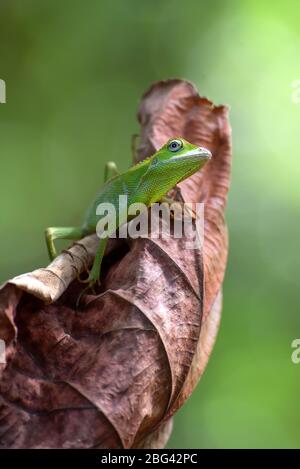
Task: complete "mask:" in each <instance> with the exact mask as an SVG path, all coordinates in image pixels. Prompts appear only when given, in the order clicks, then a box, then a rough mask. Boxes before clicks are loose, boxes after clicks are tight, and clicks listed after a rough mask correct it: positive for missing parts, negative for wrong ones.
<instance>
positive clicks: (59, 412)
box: [0, 80, 231, 448]
mask: <svg viewBox="0 0 300 469" xmlns="http://www.w3.org/2000/svg"><path fill="white" fill-rule="evenodd" d="M139 121H140V123H141V146H140V149H139V158H140V159H141V158H143V157H145V156H148V155H149V154H151V153H152V152H153V150H155V149H157V148H158V147H160V146H161V145H162V144H163V143H164V142H165V140H166V139H167V138H169V137H171V136H183V137H185V138H187V139H188V140H190V141H192V142H194V143H196V144H200V145H204V146H206V147H208V148H209V149H210V150H211V151H212V153H213V160H212V161H211V162H210V163H209V165H207V167H206V168H205V170H204V171H203V172H201V173H197V174H196V175H194V176H193V177H191V178H190V179H189V180H187V181H184V182H183V183H181V184H180V194H179V191H177V196H178V195H180V198H182V199H183V200H185V201H187V202H205V245H204V252H203V253H202V252H199V251H198V250H186V249H185V245H184V243H185V240H184V239H176V238H174V237H172V236H170V237H169V238H168V239H162V238H159V239H148V238H139V239H136V240H130V242H129V243H128V244H129V246H128V245H127V244H124V243H122V242H120V241H118V242H116V241H112V242H111V244H110V246H109V249H108V251H107V253H106V258H105V265H104V272H103V278H102V283H103V287H102V290H101V293H100V294H99V295H92V294H90V295H88V294H86V295H84V296H83V298H82V302H81V307H80V310H77V309H76V300H77V298H78V295H79V293H80V291H81V289H82V285H81V284H79V283H78V282H77V281H76V276H77V274H78V273H80V272H82V271H83V270H84V268H85V265H86V264H90V263H91V262H92V259H93V256H94V253H95V249H96V244H97V238H96V237H95V236H90V237H87V238H85V239H83V240H81V241H80V242H79V243H76V244H75V245H73V246H72V247H71V248H70V249H69V250H68V251H66V252H64V253H62V254H61V255H60V256H59V257H58V258H57V259H56V260H55V261H54V262H52V263H51V264H50V265H49V266H48V267H47V268H46V269H38V270H36V271H34V272H32V273H28V274H24V275H21V276H18V277H16V278H14V279H12V280H11V281H10V282H8V283H7V284H6V285H4V286H3V287H2V289H1V291H0V337H2V338H4V340H5V341H6V344H7V354H6V355H7V363H6V364H3V365H0V444H1V446H2V447H17V448H41V447H43V448H53V447H61V448H72V447H83V448H91V447H97V448H119V447H125V448H130V447H148V448H149V447H163V446H164V445H165V444H166V442H167V440H168V437H169V435H170V432H171V419H170V417H171V416H172V414H173V413H174V412H175V411H176V410H177V409H178V408H179V407H180V406H181V405H182V404H183V403H184V401H185V400H186V399H187V397H188V396H189V395H190V394H191V392H192V391H193V389H194V387H195V386H196V383H197V381H198V380H199V378H200V376H201V374H202V373H203V370H204V368H205V366H206V363H207V360H208V357H209V354H210V352H211V349H212V347H213V343H214V339H215V336H216V332H217V329H218V324H219V319H220V312H221V286H222V281H223V276H224V271H225V265H226V256H227V235H226V227H225V223H224V208H225V204H226V197H227V192H228V186H229V175H230V153H231V148H230V129H229V125H228V119H227V109H226V108H225V107H223V106H219V107H215V106H214V105H213V104H212V103H211V102H210V101H208V100H207V99H206V98H201V97H200V96H199V95H198V93H197V91H196V90H195V88H194V87H193V86H192V85H191V84H190V83H188V82H186V81H182V80H169V81H165V82H159V83H156V84H154V85H153V86H152V87H151V88H150V90H149V91H148V92H147V93H146V94H145V96H144V97H143V99H142V102H141V106H140V110H139Z"/></svg>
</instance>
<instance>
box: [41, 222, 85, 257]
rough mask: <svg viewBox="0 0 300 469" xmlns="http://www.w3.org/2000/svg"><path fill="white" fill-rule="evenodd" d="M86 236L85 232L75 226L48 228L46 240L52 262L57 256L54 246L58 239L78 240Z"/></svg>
mask: <svg viewBox="0 0 300 469" xmlns="http://www.w3.org/2000/svg"><path fill="white" fill-rule="evenodd" d="M84 235H85V233H84V230H83V229H82V228H78V227H75V226H71V227H50V228H47V229H46V230H45V238H46V244H47V248H48V253H49V257H50V260H51V261H52V260H53V259H54V258H55V257H56V256H57V251H56V248H55V244H54V241H55V240H56V239H70V240H78V239H81V238H83V237H84Z"/></svg>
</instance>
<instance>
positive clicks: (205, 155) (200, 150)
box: [185, 147, 212, 160]
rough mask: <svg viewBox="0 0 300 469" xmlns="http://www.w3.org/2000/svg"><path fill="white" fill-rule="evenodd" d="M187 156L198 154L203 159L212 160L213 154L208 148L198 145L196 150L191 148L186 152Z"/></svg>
mask: <svg viewBox="0 0 300 469" xmlns="http://www.w3.org/2000/svg"><path fill="white" fill-rule="evenodd" d="M185 156H187V157H189V156H196V157H198V158H201V159H202V160H211V157H212V154H211V152H210V151H209V150H208V149H207V148H204V147H198V148H195V150H191V151H189V152H188V153H186V154H185Z"/></svg>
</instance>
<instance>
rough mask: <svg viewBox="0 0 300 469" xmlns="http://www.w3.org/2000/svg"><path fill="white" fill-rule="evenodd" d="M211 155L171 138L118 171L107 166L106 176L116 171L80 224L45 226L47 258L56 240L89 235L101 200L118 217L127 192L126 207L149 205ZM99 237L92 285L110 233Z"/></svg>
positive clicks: (53, 251)
mask: <svg viewBox="0 0 300 469" xmlns="http://www.w3.org/2000/svg"><path fill="white" fill-rule="evenodd" d="M210 158H211V154H210V152H209V151H208V150H206V149H205V148H201V147H197V146H196V145H193V144H191V143H189V142H187V141H186V140H184V139H182V138H174V139H170V140H169V141H168V142H167V143H166V144H165V145H164V146H163V147H162V148H161V149H160V150H159V151H157V152H156V153H155V154H154V155H153V156H151V157H150V158H147V159H146V160H144V161H142V162H141V163H138V164H136V165H135V166H133V167H131V168H130V169H128V170H127V171H126V172H124V173H122V174H118V172H117V169H116V166H115V164H114V163H112V162H110V163H108V164H107V166H106V171H105V179H107V174H108V170H111V171H113V172H114V173H115V176H114V177H112V178H111V179H109V180H108V181H107V182H106V184H105V185H104V186H103V188H102V190H101V191H100V192H99V194H98V195H97V196H96V198H95V200H94V202H93V203H92V205H91V206H90V208H89V210H88V212H87V214H86V217H85V219H84V223H83V225H82V227H69V228H67V227H64V228H47V229H46V233H45V235H46V242H47V247H48V251H49V255H50V259H51V260H52V259H54V257H56V255H57V253H56V249H55V246H54V240H55V239H59V238H60V239H70V240H78V239H81V238H83V237H84V236H86V235H88V234H92V233H95V231H96V225H97V223H98V222H99V219H100V218H101V216H99V215H96V208H97V206H98V205H99V204H101V203H107V202H109V203H111V204H113V205H114V207H115V210H116V215H117V218H116V220H119V195H127V197H128V207H129V206H130V205H131V204H133V203H143V204H145V205H146V206H147V207H149V206H150V205H151V204H153V203H154V202H159V201H160V200H161V199H162V198H163V196H164V195H165V194H167V193H168V192H169V191H170V190H171V189H172V188H173V187H174V186H176V184H178V183H179V182H180V181H182V180H184V179H186V178H188V177H189V176H191V175H192V174H194V173H195V172H196V171H198V170H200V169H201V168H202V167H203V166H204V164H205V163H206V162H207V161H208V160H209V159H210ZM126 221H128V215H127V216H126V218H124V219H123V220H120V222H119V224H117V226H116V228H118V227H119V226H120V225H122V224H123V223H125V222H126ZM111 234H112V233H107V236H106V237H104V238H101V239H99V247H98V250H97V253H96V256H95V260H94V263H93V267H92V269H91V271H90V273H89V277H88V280H87V282H88V283H89V285H90V286H92V285H94V284H95V283H96V282H97V280H98V279H99V276H100V269H101V262H102V258H103V255H104V251H105V247H106V244H107V241H108V238H109V236H110V235H111Z"/></svg>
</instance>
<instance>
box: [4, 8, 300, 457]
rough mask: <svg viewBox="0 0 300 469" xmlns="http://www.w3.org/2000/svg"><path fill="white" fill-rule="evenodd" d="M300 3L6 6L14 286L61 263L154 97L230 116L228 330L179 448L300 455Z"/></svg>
mask: <svg viewBox="0 0 300 469" xmlns="http://www.w3.org/2000/svg"><path fill="white" fill-rule="evenodd" d="M299 20H300V3H299V2H298V1H297V0H285V1H284V2H274V1H272V0H270V1H267V0H261V1H260V0H256V1H254V0H244V1H243V2H241V1H239V0H232V1H225V0H210V1H209V2H208V1H206V0H202V1H199V0H193V1H192V0H186V1H185V2H182V1H176V0H159V1H140V0H130V1H126V0H123V1H115V2H112V1H108V0H102V1H99V0H98V1H97V0H90V1H89V2H83V1H77V0H72V1H71V0H63V1H62V0H60V1H58V0H51V1H50V0H44V1H43V2H40V1H38V0H25V1H22V0H9V1H8V0H7V1H6V0H1V4H0V78H2V79H4V80H5V81H6V84H7V103H6V104H1V105H0V121H1V122H0V148H1V154H0V158H1V160H0V161H1V165H0V181H1V182H0V223H1V230H0V281H4V280H5V279H7V278H9V277H12V276H14V275H16V274H18V273H22V272H25V271H29V270H32V269H34V268H37V267H38V266H42V265H45V264H46V263H47V262H48V258H47V254H46V249H45V243H44V238H43V230H44V228H45V227H46V226H49V225H50V226H51V225H72V224H78V222H79V221H80V220H81V217H82V214H83V212H84V210H85V209H86V206H87V204H88V203H89V201H90V200H91V197H93V195H94V194H95V191H96V190H97V189H98V187H99V185H100V183H101V182H102V170H103V165H104V162H105V161H106V160H108V159H114V160H116V161H117V163H118V164H119V166H120V167H121V168H122V169H125V168H126V167H127V166H128V165H129V163H130V161H131V154H130V135H131V134H132V133H134V132H136V131H138V126H137V122H136V119H135V114H136V109H137V105H138V101H139V98H140V96H141V94H142V93H143V92H144V91H145V89H146V88H147V87H148V86H149V84H150V83H151V82H152V81H154V80H159V79H163V78H168V77H174V76H176V77H185V78H187V79H189V80H192V81H193V82H194V83H195V84H196V86H197V87H198V88H199V90H200V93H201V94H204V95H207V96H208V97H209V98H211V99H212V100H213V101H214V102H215V103H219V104H220V103H223V104H229V105H230V106H231V124H232V127H233V143H234V165H233V174H232V176H233V178H232V188H231V192H230V198H229V204H228V210H227V221H228V225H229V231H230V257H229V264H228V270H227V275H226V281H225V285H224V309H223V319H222V324H221V328H220V332H219V336H218V339H217V343H216V346H215V349H214V351H213V354H212V357H211V360H210V362H209V365H208V367H207V370H206V372H205V374H204V377H203V378H202V381H201V382H200V384H199V386H198V388H197V390H196V391H195V393H194V394H193V396H192V397H191V398H190V400H189V401H188V403H187V404H186V405H185V406H184V407H183V408H182V409H181V411H180V412H179V413H178V414H177V416H176V418H175V426H174V432H173V436H172V438H171V440H170V443H169V446H170V447H173V448H174V447H175V448H176V447H186V448H197V447H209V448H219V447H299V444H300V427H299V423H300V411H299V396H300V392H299V391H300V364H299V365H296V364H293V363H292V361H291V353H292V348H291V342H292V340H293V339H295V338H299V337H300V301H299V295H300V269H299V257H300V256H299V250H300V243H299V241H300V240H299V232H300V169H299V168H300V165H299V159H300V154H299V132H300V92H299V93H298V92H297V90H295V89H294V88H293V86H292V84H293V83H294V81H295V80H297V79H300V64H299V51H300V28H299Z"/></svg>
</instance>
